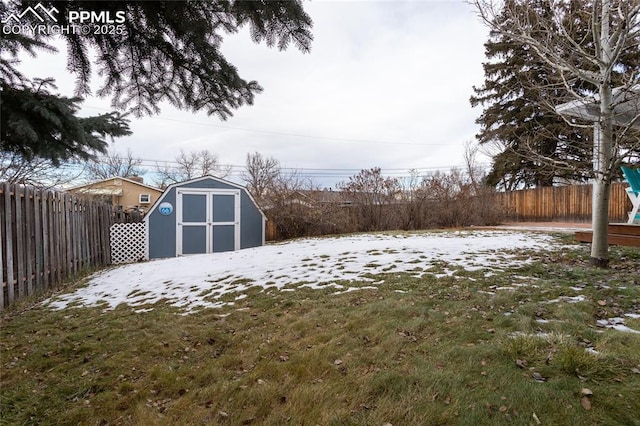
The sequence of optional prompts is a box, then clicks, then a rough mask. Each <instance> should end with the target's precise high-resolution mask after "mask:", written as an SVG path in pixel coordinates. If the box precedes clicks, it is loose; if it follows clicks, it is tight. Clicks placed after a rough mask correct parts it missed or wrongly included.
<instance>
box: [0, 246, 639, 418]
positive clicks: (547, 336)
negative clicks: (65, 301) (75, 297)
mask: <svg viewBox="0 0 640 426" xmlns="http://www.w3.org/2000/svg"><path fill="white" fill-rule="evenodd" d="M557 238H558V239H559V240H560V245H559V246H558V247H557V248H556V249H555V250H553V251H552V252H540V251H533V250H526V249H522V250H518V251H517V252H514V253H510V254H511V255H516V256H517V257H519V258H521V259H522V260H523V262H522V263H521V264H520V265H519V266H510V267H508V268H504V270H497V271H493V272H492V273H489V274H487V273H486V271H483V270H482V269H476V270H473V271H468V270H465V268H464V267H461V266H460V264H459V263H456V264H455V265H453V264H447V263H446V262H442V264H439V265H434V266H433V270H432V271H430V273H426V274H424V275H422V276H421V277H417V276H415V274H411V273H410V272H393V270H390V271H389V272H382V273H376V274H375V275H372V276H370V277H368V278H370V279H368V280H362V281H355V282H349V283H343V284H344V285H345V287H348V288H353V287H355V288H356V289H354V290H353V291H349V292H339V293H338V294H336V288H335V287H333V286H326V287H323V286H319V288H310V287H308V286H305V284H306V283H304V282H303V283H301V285H291V284H289V285H287V286H286V287H284V288H282V289H275V288H266V289H264V288H258V287H252V286H250V285H248V286H246V288H245V287H242V290H241V291H240V294H238V293H235V294H229V295H226V296H223V297H222V300H227V301H229V302H231V301H232V302H233V303H232V304H227V305H224V306H221V307H218V308H204V309H199V310H196V311H193V312H191V313H189V314H185V312H184V311H182V310H180V308H178V307H174V306H171V305H169V304H167V303H165V302H163V301H162V300H160V301H154V302H153V303H150V304H148V305H146V306H144V308H145V309H141V308H140V306H136V307H131V306H128V305H124V304H121V305H119V306H117V307H116V308H115V309H110V310H106V309H104V308H105V306H96V307H85V306H81V305H75V306H71V307H67V308H65V309H61V310H54V309H51V308H50V307H46V306H45V305H43V304H42V303H37V302H34V301H31V302H30V303H26V302H24V303H21V304H18V305H17V306H15V307H13V308H10V309H8V310H7V311H6V312H5V313H4V314H3V316H2V323H1V324H2V327H1V335H0V351H1V352H0V354H1V357H2V358H1V364H0V368H1V372H0V385H1V391H0V392H1V399H0V406H1V412H0V424H6V425H14V424H38V425H41V424H52V425H76V424H83V425H119V424H122V425H165V424H167V425H168V424H180V425H201V424H223V425H224V424H230V425H245V424H270V425H280V424H292V425H316V424H318V425H379V426H382V425H385V424H391V425H429V424H433V425H445V424H460V425H484V424H486V425H494V424H516V425H537V424H543V425H578V424H585V425H587V424H588V425H593V424H602V425H616V424H619V425H640V333H637V332H633V330H640V318H638V315H637V314H640V250H638V249H626V248H612V253H611V256H612V261H611V264H612V268H611V269H610V270H606V271H602V270H595V269H592V268H591V267H589V266H588V265H587V259H588V247H587V246H582V247H580V246H574V245H568V243H570V241H569V238H568V237H560V236H559V237H557ZM563 242H567V245H562V244H563ZM372 256H373V254H372ZM525 260H527V262H525ZM314 261H315V262H318V263H322V262H323V259H322V258H318V259H315V260H314ZM372 261H375V256H373V257H372ZM444 270H446V271H449V273H448V274H443V273H439V272H441V271H444ZM452 270H453V271H454V272H453V273H452V274H451V273H450V272H451V271H452ZM372 280H373V281H372ZM372 282H374V283H376V284H375V285H372ZM82 285H83V282H82V281H81V282H79V283H75V284H73V285H72V286H70V288H67V289H65V290H64V291H65V292H68V291H70V290H73V288H75V287H78V286H82ZM286 290H289V291H286ZM239 295H240V296H242V297H238V296H239ZM244 296H246V297H244ZM627 314H631V315H627ZM607 326H618V328H620V329H621V330H622V331H621V330H618V329H614V328H608V327H607ZM625 327H627V328H626V331H624V330H625Z"/></svg>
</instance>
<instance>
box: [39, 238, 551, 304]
mask: <svg viewBox="0 0 640 426" xmlns="http://www.w3.org/2000/svg"><path fill="white" fill-rule="evenodd" d="M557 247H558V244H557V243H556V242H555V240H554V238H553V237H551V236H549V235H545V234H537V233H526V232H510V231H475V232H474V231H461V232H448V233H411V234H360V235H352V236H344V237H336V238H314V239H305V240H297V241H293V242H287V243H282V244H273V245H267V246H264V247H258V248H254V249H246V250H240V251H236V252H225V253H214V254H205V255H193V256H185V257H179V258H171V259H163V260H155V261H151V262H146V263H137V264H131V265H124V266H120V267H117V268H113V269H108V270H105V271H103V272H100V273H97V274H95V275H94V276H92V277H91V278H90V279H89V283H88V285H87V286H86V287H82V288H79V289H77V290H75V291H73V292H72V293H69V294H63V295H60V296H58V297H56V298H54V299H52V300H48V301H46V302H45V303H47V304H49V306H51V307H53V308H65V307H66V306H68V305H69V304H71V303H74V304H78V303H79V304H81V305H87V306H94V305H98V304H104V303H106V304H107V306H108V307H109V308H115V307H116V306H117V305H118V304H120V303H127V304H129V305H131V306H141V305H146V304H150V303H154V302H157V301H159V300H165V301H166V302H167V303H169V304H172V305H174V306H179V307H182V308H185V309H186V310H191V309H193V308H200V307H215V306H221V305H222V304H224V302H222V301H221V300H219V298H220V296H222V295H224V294H227V293H232V292H236V293H240V292H242V291H244V290H246V289H247V288H249V287H254V286H258V287H261V288H268V287H271V288H277V289H282V290H291V289H294V288H295V287H297V286H301V285H303V286H308V287H311V288H321V287H322V288H327V286H333V287H335V290H336V292H343V291H350V290H353V288H351V287H350V286H349V285H348V283H349V282H356V281H357V282H359V283H362V282H369V283H370V284H369V286H375V285H380V284H381V283H382V282H383V281H381V280H380V277H375V275H376V274H383V273H399V272H409V273H411V274H413V275H416V276H422V275H423V274H434V275H445V274H451V273H453V270H455V269H457V268H464V269H466V270H480V269H482V270H486V273H489V274H490V273H491V272H492V271H495V270H498V269H501V268H505V267H508V266H513V265H517V264H522V263H523V262H526V261H527V260H523V259H522V258H521V257H517V256H516V255H515V254H513V252H512V251H513V250H518V249H531V250H535V251H541V250H543V251H544V250H552V249H555V248H557ZM285 287H286V288H285ZM357 288H363V287H362V286H359V287H357Z"/></svg>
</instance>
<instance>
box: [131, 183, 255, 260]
mask: <svg viewBox="0 0 640 426" xmlns="http://www.w3.org/2000/svg"><path fill="white" fill-rule="evenodd" d="M144 220H145V222H146V229H147V250H148V252H147V258H148V259H157V258H163V257H175V256H181V255H185V254H197V253H215V252H222V251H232V250H239V249H244V248H249V247H258V246H261V245H264V231H265V221H266V217H265V215H264V214H263V213H262V211H261V210H260V208H259V207H258V206H257V204H256V203H255V201H254V200H253V198H252V197H251V195H249V192H247V190H246V189H245V188H244V187H243V186H240V185H237V184H235V183H233V182H229V181H226V180H224V179H220V178H216V177H213V176H204V177H201V178H197V179H192V180H188V181H185V182H180V183H176V184H173V185H171V186H169V187H168V188H167V189H165V191H164V193H163V194H162V196H161V197H160V198H159V199H158V200H157V201H156V203H155V204H154V205H153V207H151V210H149V213H148V214H147V215H146V217H145V219H144Z"/></svg>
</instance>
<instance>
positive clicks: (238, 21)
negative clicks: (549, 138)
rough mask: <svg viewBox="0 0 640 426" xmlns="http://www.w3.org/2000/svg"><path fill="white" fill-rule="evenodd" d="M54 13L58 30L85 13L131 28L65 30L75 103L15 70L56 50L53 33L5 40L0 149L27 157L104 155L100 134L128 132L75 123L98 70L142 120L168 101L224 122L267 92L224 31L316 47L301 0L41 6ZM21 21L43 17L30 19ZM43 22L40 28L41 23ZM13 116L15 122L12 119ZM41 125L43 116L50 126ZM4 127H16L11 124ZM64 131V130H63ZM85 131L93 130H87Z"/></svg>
mask: <svg viewBox="0 0 640 426" xmlns="http://www.w3.org/2000/svg"><path fill="white" fill-rule="evenodd" d="M34 3H35V2H33V1H12V2H0V15H2V17H3V18H5V17H7V16H9V14H11V13H13V14H17V15H19V14H20V12H21V11H23V10H25V9H26V8H27V7H28V6H35V4H34ZM38 3H39V4H41V5H42V6H43V7H44V9H47V10H51V7H55V8H56V10H57V11H58V13H57V24H59V25H60V26H61V27H64V26H67V25H68V24H70V22H68V18H69V12H70V11H78V10H85V11H91V12H96V13H103V14H104V15H106V14H109V16H112V17H114V16H117V15H116V13H117V12H125V17H126V19H125V20H124V22H123V23H122V24H121V25H122V26H121V27H119V28H122V29H123V31H113V32H108V33H106V34H105V33H102V32H97V31H95V32H94V31H90V32H89V34H77V33H73V32H69V33H66V34H61V35H60V37H62V38H63V39H64V40H65V41H66V44H67V58H68V60H67V68H68V70H69V71H70V72H72V73H73V74H74V75H75V76H76V93H75V96H76V97H73V98H65V97H63V96H60V95H56V94H52V93H50V92H49V91H48V90H47V89H50V88H51V86H46V85H45V86H40V85H39V83H36V86H38V87H34V84H33V83H32V82H30V81H28V80H27V79H26V78H25V77H24V76H23V75H21V74H20V73H19V72H18V71H17V69H16V67H15V65H16V63H17V62H18V57H19V54H23V53H24V52H25V51H26V52H29V53H31V54H35V50H36V49H49V50H52V49H53V48H52V47H51V46H50V45H48V44H47V41H48V40H47V39H46V38H45V37H46V36H44V35H40V34H36V35H32V36H27V35H24V34H21V35H15V34H10V35H8V36H7V37H5V36H4V35H3V37H2V38H0V71H1V75H0V82H1V83H2V91H3V92H2V101H1V102H2V115H3V117H2V120H3V123H2V124H3V126H2V133H1V136H2V139H1V141H0V149H2V150H3V151H16V152H19V153H20V154H21V155H24V156H26V157H28V156H47V157H48V158H51V159H54V160H55V161H60V160H64V159H67V158H71V157H76V156H80V157H81V158H86V157H89V156H91V155H92V153H94V152H96V151H97V152H102V153H104V152H105V150H106V143H104V138H102V139H101V138H100V136H106V135H109V136H119V135H122V134H126V133H127V132H128V128H127V127H126V120H123V118H122V117H121V116H119V115H116V114H115V113H114V114H107V115H102V116H97V117H91V118H90V119H76V120H75V121H74V120H73V117H74V115H75V113H76V112H77V107H78V104H79V102H80V101H81V99H80V98H79V97H80V96H87V95H89V94H91V91H90V89H89V83H90V78H91V75H92V72H93V71H97V72H98V74H99V75H101V76H103V77H104V81H103V83H102V85H101V87H100V88H99V89H98V91H97V95H99V96H107V97H110V98H111V100H112V105H113V107H114V108H115V109H116V110H120V111H127V112H129V111H130V112H133V113H134V114H136V115H150V114H156V113H158V112H159V110H160V107H159V105H160V103H161V102H164V101H168V102H170V103H171V104H173V105H174V106H176V107H177V108H180V109H188V110H192V111H206V112H207V113H208V114H212V115H217V116H218V117H220V118H221V119H225V118H227V117H229V116H230V115H231V114H232V110H233V109H236V108H238V107H240V106H242V105H245V104H251V103H253V100H254V96H255V94H257V93H259V92H260V91H261V90H262V88H261V87H260V85H259V84H258V83H257V82H256V81H246V80H244V79H243V78H241V77H240V75H239V74H238V71H237V69H236V68H235V67H234V66H233V65H232V64H231V63H230V62H228V61H227V60H226V58H225V57H224V55H222V53H221V51H220V47H221V43H222V40H223V38H224V36H225V35H227V34H232V33H236V32H238V31H239V30H240V29H241V28H242V27H244V26H249V28H250V34H251V37H252V39H253V41H254V42H256V43H260V42H265V43H266V44H267V46H269V47H273V46H277V47H278V48H279V49H281V50H282V49H286V48H287V47H288V46H289V45H290V44H294V45H295V46H296V47H297V48H298V49H300V50H302V51H303V52H307V51H309V49H310V44H311V40H312V36H311V32H310V29H311V25H312V22H311V18H310V17H309V16H308V15H307V14H306V13H305V11H304V10H303V8H302V5H301V2H300V1H298V0H295V1H237V0H209V1H193V2H182V1H153V2H151V1H74V0H65V1H46V0H44V1H40V2H38ZM21 19H23V20H25V22H22V21H21V23H22V24H28V22H26V20H29V19H32V20H33V19H35V18H34V17H33V16H32V15H31V14H23V15H22V17H21ZM36 23H37V22H36ZM5 114H6V116H5ZM38 120H43V123H41V122H39V121H38ZM5 124H6V125H7V127H5ZM61 129H64V132H62V133H59V132H60V130H61ZM83 130H84V131H85V133H84V134H83V133H82V132H83Z"/></svg>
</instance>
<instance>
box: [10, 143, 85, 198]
mask: <svg viewBox="0 0 640 426" xmlns="http://www.w3.org/2000/svg"><path fill="white" fill-rule="evenodd" d="M82 173H83V172H82V170H81V169H80V170H77V169H74V168H72V167H66V165H65V164H63V165H61V166H55V165H54V164H53V162H52V161H51V160H49V159H45V158H39V157H37V158H34V159H32V160H26V159H25V158H24V157H22V156H21V155H19V154H17V153H13V152H6V151H2V152H0V182H8V183H17V184H20V185H29V186H35V187H37V188H42V189H50V188H55V187H60V186H64V185H67V184H70V183H72V182H74V181H75V180H77V179H78V178H79V177H80V175H81V174H82Z"/></svg>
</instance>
